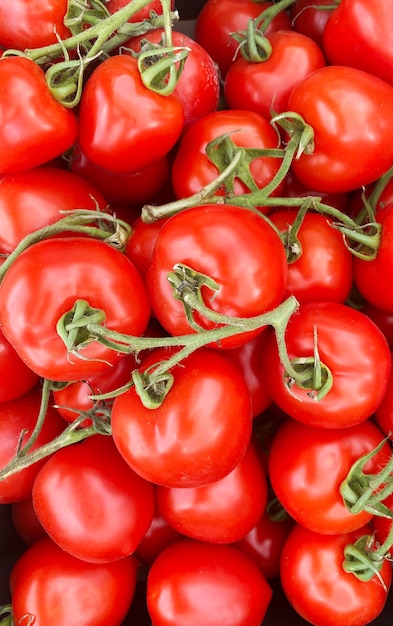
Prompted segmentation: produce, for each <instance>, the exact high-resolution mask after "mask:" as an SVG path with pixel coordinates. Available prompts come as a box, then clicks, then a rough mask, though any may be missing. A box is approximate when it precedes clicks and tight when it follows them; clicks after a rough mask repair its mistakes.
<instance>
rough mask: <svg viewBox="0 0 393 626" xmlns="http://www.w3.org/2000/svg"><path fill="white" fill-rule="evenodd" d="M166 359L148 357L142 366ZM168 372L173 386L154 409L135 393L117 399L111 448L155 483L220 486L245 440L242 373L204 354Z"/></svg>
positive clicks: (248, 420) (158, 354)
mask: <svg viewBox="0 0 393 626" xmlns="http://www.w3.org/2000/svg"><path fill="white" fill-rule="evenodd" d="M170 354H171V352H170V351H168V350H165V349H160V350H158V351H154V352H152V353H151V354H150V355H149V356H148V357H147V358H146V359H145V360H144V361H143V363H142V368H143V369H146V368H147V367H148V366H152V365H154V364H155V363H158V362H159V361H160V360H163V361H165V360H166V359H168V358H169V356H170ZM171 373H172V375H173V376H174V383H173V386H172V387H171V389H170V390H169V393H168V394H167V396H166V398H165V399H164V401H163V403H162V405H161V406H160V407H159V408H156V409H149V408H146V407H144V406H143V404H142V402H141V400H140V398H139V396H138V395H137V393H136V391H135V388H134V387H133V388H131V389H130V390H129V391H127V392H125V393H123V394H122V395H120V396H118V397H117V398H115V400H114V403H113V408H112V435H113V439H114V441H115V444H116V446H117V447H118V449H119V452H120V454H121V455H122V456H123V457H124V459H125V460H126V462H127V463H129V465H130V466H131V467H132V468H133V469H134V471H136V472H137V473H139V474H140V475H141V476H143V477H144V478H145V479H147V480H150V481H151V482H153V483H156V484H157V485H163V486H166V487H198V486H203V485H207V484H209V483H212V482H215V481H217V480H220V479H221V478H223V477H224V476H226V475H227V474H229V472H231V471H232V470H233V469H234V468H235V467H236V465H237V463H239V461H240V460H241V458H242V457H243V455H244V454H245V451H246V449H247V446H248V443H249V440H250V437H251V426H252V414H251V399H250V393H249V391H248V388H247V386H246V383H245V381H244V379H243V377H242V374H241V373H240V371H239V370H238V369H237V367H236V366H235V365H234V364H233V363H232V362H231V361H230V360H229V359H227V358H226V357H225V356H223V355H222V354H221V353H218V352H217V351H213V350H209V349H208V348H201V349H198V350H196V351H194V352H193V353H192V354H191V355H189V356H188V357H187V359H185V360H184V361H183V362H182V363H181V364H180V365H177V366H175V367H174V368H172V370H171Z"/></svg>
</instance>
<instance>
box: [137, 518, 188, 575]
mask: <svg viewBox="0 0 393 626" xmlns="http://www.w3.org/2000/svg"><path fill="white" fill-rule="evenodd" d="M177 539H181V535H180V533H178V532H177V531H176V530H175V529H174V528H173V527H172V526H170V525H169V524H168V522H166V521H165V520H164V518H163V517H162V515H160V513H159V512H158V511H157V507H156V510H155V513H154V517H153V521H152V523H151V524H150V526H149V529H148V531H147V532H146V533H145V535H144V537H143V539H142V541H141V542H140V543H139V545H138V547H137V549H136V550H135V556H136V557H137V559H138V560H139V561H140V563H141V564H142V565H144V566H146V567H150V566H151V565H152V564H153V563H154V561H155V560H156V558H157V557H158V555H159V554H161V552H162V551H163V550H165V548H167V547H168V546H169V545H171V544H172V543H174V541H176V540H177Z"/></svg>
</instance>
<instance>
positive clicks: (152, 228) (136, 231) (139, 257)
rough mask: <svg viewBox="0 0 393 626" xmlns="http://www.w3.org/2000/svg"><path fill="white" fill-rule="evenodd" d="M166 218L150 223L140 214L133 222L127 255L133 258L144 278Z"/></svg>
mask: <svg viewBox="0 0 393 626" xmlns="http://www.w3.org/2000/svg"><path fill="white" fill-rule="evenodd" d="M165 222H166V220H156V221H155V222H151V223H150V224H149V223H147V222H144V221H143V220H142V218H141V216H140V215H139V216H138V217H137V218H136V219H135V221H134V222H133V224H132V233H131V237H130V239H129V241H128V244H127V248H126V255H127V256H128V257H129V258H130V259H131V261H132V262H133V264H134V265H135V267H136V269H137V270H138V271H139V273H140V275H141V276H143V277H144V278H145V277H146V273H147V270H148V267H149V264H150V261H151V257H152V254H153V250H154V246H155V245H156V240H157V237H158V233H159V232H160V230H161V227H162V226H163V225H164V223H165Z"/></svg>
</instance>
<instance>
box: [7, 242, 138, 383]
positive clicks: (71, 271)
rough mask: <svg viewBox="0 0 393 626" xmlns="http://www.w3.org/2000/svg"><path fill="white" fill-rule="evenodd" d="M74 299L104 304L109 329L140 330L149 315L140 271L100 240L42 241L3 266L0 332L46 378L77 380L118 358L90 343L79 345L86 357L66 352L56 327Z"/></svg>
mask: <svg viewBox="0 0 393 626" xmlns="http://www.w3.org/2000/svg"><path fill="white" fill-rule="evenodd" d="M79 299H83V300H86V301H88V302H89V304H90V305H91V306H93V307H95V308H98V309H101V310H103V311H104V312H105V313H106V322H105V323H106V325H107V326H108V328H110V329H111V330H117V331H120V332H125V333H127V334H131V335H141V334H142V333H143V332H144V330H145V328H146V326H147V323H148V321H149V302H148V298H147V294H146V289H145V286H144V284H143V282H142V279H141V277H140V276H139V274H138V272H137V270H136V269H135V267H134V266H133V264H132V263H131V261H130V260H129V259H128V258H127V257H126V256H125V255H123V254H122V253H121V252H119V251H118V250H116V249H115V248H112V247H111V246H109V245H108V244H106V243H104V242H102V241H99V240H96V239H89V238H87V237H83V238H82V237H68V238H59V239H47V240H45V241H41V242H40V243H38V244H34V245H33V246H31V247H30V248H28V249H27V250H25V251H24V252H23V253H22V254H21V255H20V256H19V257H18V258H17V259H16V261H15V262H14V263H13V264H12V265H11V267H10V268H9V270H8V271H7V272H6V275H5V277H4V279H3V281H2V283H1V287H0V317H1V323H2V330H3V332H4V335H5V336H6V337H7V339H8V341H9V342H10V343H11V344H12V346H13V347H14V348H15V350H16V351H17V352H18V354H19V355H20V356H21V357H22V359H23V360H24V361H25V362H26V363H27V364H28V366H29V367H31V369H32V370H33V371H34V372H36V373H37V374H38V375H39V376H42V377H43V378H49V379H50V380H58V381H67V382H68V381H72V380H81V379H84V378H86V377H89V376H92V375H93V374H97V373H98V372H101V371H103V370H104V369H105V368H106V367H108V363H112V364H113V363H115V362H116V361H118V360H119V359H120V358H121V357H120V354H118V353H117V352H116V351H114V350H112V349H111V348H107V347H105V346H102V345H100V344H99V343H97V342H95V341H93V342H92V343H89V344H88V345H84V346H83V348H82V356H83V357H87V360H86V359H85V358H83V359H80V358H78V356H73V355H72V354H70V353H69V352H68V350H67V347H66V345H65V344H64V342H63V341H62V339H61V338H60V336H59V335H58V333H57V330H56V325H57V322H58V320H59V319H60V318H61V316H62V315H64V314H65V313H66V312H67V311H69V310H71V309H72V307H73V306H74V303H75V301H76V300H79ZM43 303H45V306H43ZM15 312H17V313H18V314H17V315H16V314H15Z"/></svg>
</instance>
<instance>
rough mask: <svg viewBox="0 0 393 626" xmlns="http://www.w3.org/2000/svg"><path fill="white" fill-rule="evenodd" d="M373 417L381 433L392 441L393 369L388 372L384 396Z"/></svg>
mask: <svg viewBox="0 0 393 626" xmlns="http://www.w3.org/2000/svg"><path fill="white" fill-rule="evenodd" d="M374 417H375V420H376V423H377V424H378V426H379V428H380V429H381V430H382V432H383V433H384V434H385V435H386V437H390V439H391V440H392V441H393V368H392V369H391V370H390V377H389V382H388V386H387V389H386V392H385V395H384V397H383V398H382V402H381V403H380V405H379V406H378V408H377V410H376V411H375V416H374Z"/></svg>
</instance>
